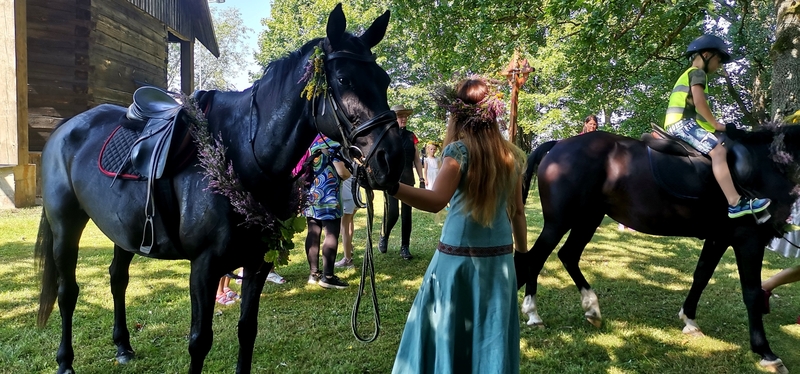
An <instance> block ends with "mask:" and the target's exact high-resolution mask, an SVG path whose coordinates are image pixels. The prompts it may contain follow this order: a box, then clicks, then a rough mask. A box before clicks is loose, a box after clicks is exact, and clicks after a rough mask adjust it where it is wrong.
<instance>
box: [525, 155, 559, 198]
mask: <svg viewBox="0 0 800 374" xmlns="http://www.w3.org/2000/svg"><path fill="white" fill-rule="evenodd" d="M556 143H558V140H551V141H549V142H546V143H544V144H542V145H540V146H538V147H536V149H534V150H533V152H531V154H530V155H528V162H527V164H528V167H527V169H525V175H524V176H523V178H524V179H523V180H522V202H523V203H525V202H527V201H528V192H529V191H530V189H531V180H532V179H533V178H535V177H536V173H537V172H538V171H539V164H540V163H541V162H542V159H543V158H544V156H545V155H547V152H550V149H552V148H553V147H554V146H555V145H556ZM534 182H535V180H534Z"/></svg>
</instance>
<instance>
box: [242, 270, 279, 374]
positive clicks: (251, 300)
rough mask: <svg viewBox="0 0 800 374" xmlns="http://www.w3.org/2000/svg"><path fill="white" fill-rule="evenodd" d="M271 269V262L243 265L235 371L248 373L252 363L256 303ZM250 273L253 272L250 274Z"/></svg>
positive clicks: (256, 325)
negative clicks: (237, 359) (237, 355)
mask: <svg viewBox="0 0 800 374" xmlns="http://www.w3.org/2000/svg"><path fill="white" fill-rule="evenodd" d="M270 269H272V264H271V263H264V262H263V261H262V262H261V264H255V265H253V266H245V267H244V274H245V279H244V280H243V281H242V306H241V308H242V310H241V313H240V315H239V327H238V329H239V361H238V363H237V364H236V372H237V373H249V372H250V369H251V366H252V364H253V346H254V345H255V341H256V333H257V332H258V304H259V301H260V300H261V291H262V290H263V289H264V283H265V282H266V281H267V275H269V272H270ZM250 274H253V275H252V276H250Z"/></svg>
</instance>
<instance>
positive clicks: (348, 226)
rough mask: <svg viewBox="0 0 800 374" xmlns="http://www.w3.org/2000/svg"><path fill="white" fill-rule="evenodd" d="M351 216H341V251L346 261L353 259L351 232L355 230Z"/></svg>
mask: <svg viewBox="0 0 800 374" xmlns="http://www.w3.org/2000/svg"><path fill="white" fill-rule="evenodd" d="M353 215H354V214H345V215H343V216H342V228H341V230H342V250H343V252H344V258H346V259H348V260H349V259H352V258H353V231H354V229H355V228H354V226H355V225H354V223H353Z"/></svg>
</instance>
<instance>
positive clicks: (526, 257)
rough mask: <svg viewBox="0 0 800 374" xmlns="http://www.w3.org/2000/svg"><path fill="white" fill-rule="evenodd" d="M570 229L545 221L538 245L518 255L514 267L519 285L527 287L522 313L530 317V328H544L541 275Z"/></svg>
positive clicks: (537, 240)
mask: <svg viewBox="0 0 800 374" xmlns="http://www.w3.org/2000/svg"><path fill="white" fill-rule="evenodd" d="M567 230H569V228H568V227H562V225H559V224H554V223H552V220H550V221H549V220H547V219H545V223H544V228H543V229H542V233H541V234H540V235H539V238H537V239H536V243H534V244H533V247H531V250H530V251H528V252H527V253H516V254H515V255H514V265H515V268H516V271H517V285H518V286H519V287H522V285H523V284H524V285H526V287H525V298H524V299H523V301H522V307H521V308H520V309H521V310H522V313H525V314H527V315H528V322H527V324H528V326H539V327H543V326H544V321H542V318H541V317H540V316H539V312H538V308H537V303H536V292H537V290H538V284H539V273H540V272H541V271H542V268H543V267H544V264H545V262H547V258H548V257H550V254H551V253H553V250H554V249H555V248H556V245H558V242H559V241H560V240H561V238H562V237H563V236H564V234H566V233H567Z"/></svg>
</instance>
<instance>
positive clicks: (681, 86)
mask: <svg viewBox="0 0 800 374" xmlns="http://www.w3.org/2000/svg"><path fill="white" fill-rule="evenodd" d="M696 69H698V68H696V67H694V66H692V67H690V68H689V69H686V71H685V72H683V74H681V77H680V78H678V81H677V82H675V87H673V88H672V94H670V95H669V107H668V108H667V116H666V118H664V128H665V129H666V128H668V127H669V126H671V125H673V124H675V123H677V122H678V121H680V120H682V119H684V118H687V117H694V119H695V121H697V124H698V125H700V127H702V128H704V129H706V130H707V131H709V132H714V131H716V129H714V126H712V125H711V123H709V122H708V121H706V119H705V118H703V116H701V115H700V113H697V110H696V109H695V110H694V111H692V112H694V115H691V112H687V110H686V106H687V105H692V107H694V104H691V103H687V101H686V99H687V98H688V97H689V92H690V91H691V90H692V88H691V87H690V86H689V73H690V72H692V71H693V70H696ZM703 92H705V94H706V98H708V84H706V86H705V88H703ZM706 103H708V100H707V99H706ZM710 107H711V105H710V104H709V108H710Z"/></svg>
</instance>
